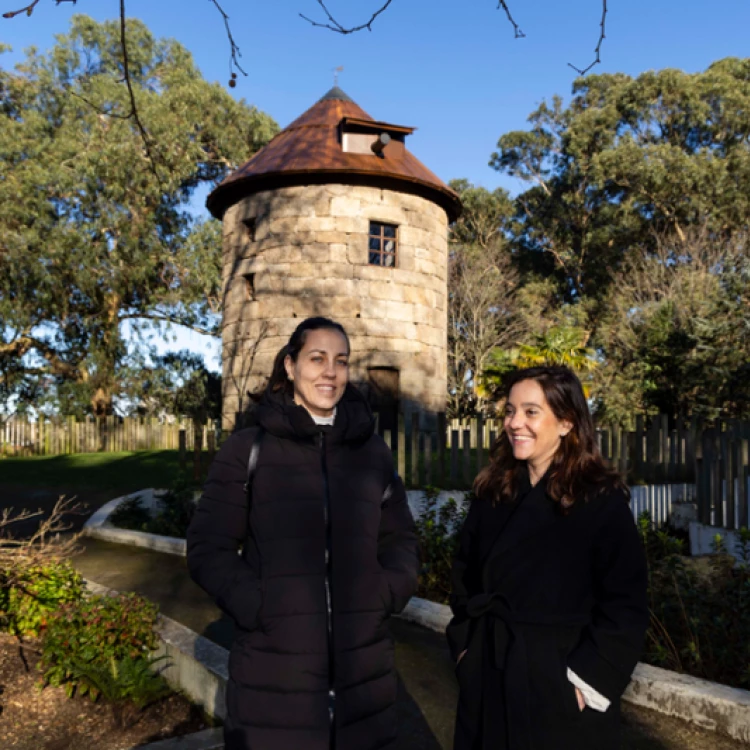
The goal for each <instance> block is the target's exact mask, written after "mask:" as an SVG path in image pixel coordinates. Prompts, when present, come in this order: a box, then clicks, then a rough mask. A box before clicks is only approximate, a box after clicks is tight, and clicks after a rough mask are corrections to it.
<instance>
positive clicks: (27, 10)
mask: <svg viewBox="0 0 750 750" xmlns="http://www.w3.org/2000/svg"><path fill="white" fill-rule="evenodd" d="M76 2H77V0H55V5H60V3H73V5H75V4H76ZM38 4H39V0H33V2H31V3H29V4H28V5H27V6H26V7H25V8H21V9H20V10H9V11H8V12H7V13H3V18H15V17H16V16H20V15H21V13H25V14H26V15H27V16H30V15H31V14H32V13H33V12H34V8H36V6H37V5H38Z"/></svg>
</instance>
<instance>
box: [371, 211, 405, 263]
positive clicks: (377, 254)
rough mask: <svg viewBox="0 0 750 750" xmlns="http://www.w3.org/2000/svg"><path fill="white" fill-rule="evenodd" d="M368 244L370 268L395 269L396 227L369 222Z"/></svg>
mask: <svg viewBox="0 0 750 750" xmlns="http://www.w3.org/2000/svg"><path fill="white" fill-rule="evenodd" d="M369 242H370V246H369V263H370V265H371V266H388V267H390V268H393V267H395V265H396V252H397V249H398V227H397V226H396V225H395V224H383V223H382V222H379V221H371V222H370V239H369Z"/></svg>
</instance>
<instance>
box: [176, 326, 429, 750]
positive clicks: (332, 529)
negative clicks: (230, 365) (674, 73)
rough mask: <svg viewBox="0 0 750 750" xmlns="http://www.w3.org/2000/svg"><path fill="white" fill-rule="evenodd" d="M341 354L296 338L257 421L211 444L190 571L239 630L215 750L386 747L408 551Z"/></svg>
mask: <svg viewBox="0 0 750 750" xmlns="http://www.w3.org/2000/svg"><path fill="white" fill-rule="evenodd" d="M348 356H349V341H348V338H347V336H346V333H345V332H344V329H343V328H342V327H341V326H340V325H338V324H337V323H334V322H333V321H331V320H327V319H325V318H310V319H308V320H306V321H304V322H303V323H301V324H300V325H299V326H298V327H297V329H296V330H295V332H294V333H293V334H292V337H291V339H290V340H289V344H288V345H287V346H286V347H284V349H282V351H281V352H280V353H279V356H278V357H277V359H276V364H275V365H274V372H273V374H272V376H271V380H270V382H269V385H268V388H267V389H266V392H265V394H264V397H263V400H262V401H261V403H260V405H259V406H258V408H257V410H256V422H257V426H256V427H251V428H249V429H246V430H242V431H240V432H237V433H235V434H234V435H233V436H232V437H231V438H229V440H227V442H226V443H225V444H224V445H223V446H222V448H221V450H220V451H219V453H218V455H217V457H216V459H215V461H214V462H213V464H212V466H211V469H210V471H209V475H208V479H207V481H206V485H205V488H204V492H203V497H202V498H201V501H200V504H199V506H198V510H197V512H196V514H195V518H194V520H193V522H192V524H191V526H190V529H189V531H188V537H187V563H188V568H189V570H190V574H191V575H192V577H193V579H194V580H195V581H196V582H197V583H198V584H199V585H200V586H202V587H203V588H204V589H205V590H206V591H208V592H209V593H210V594H211V595H212V596H214V597H215V598H216V601H217V603H218V604H219V606H220V607H221V608H222V609H223V610H224V611H225V612H226V613H227V614H229V615H230V616H231V617H232V618H233V619H234V622H235V624H236V638H235V642H234V644H233V646H232V651H231V655H230V660H229V683H228V685H227V695H226V698H227V717H226V720H225V724H224V727H225V732H224V734H225V743H226V745H225V746H226V750H332V749H335V750H376V749H379V748H387V747H390V746H392V744H393V742H394V740H395V734H396V716H395V700H396V672H395V669H394V664H393V641H392V638H391V636H390V634H389V630H388V626H387V619H388V616H389V615H390V614H392V613H394V612H399V611H400V610H402V609H403V608H404V607H405V606H406V603H407V602H408V600H409V598H410V597H411V595H412V594H413V593H414V591H415V589H416V582H417V566H418V563H417V545H416V537H415V534H414V524H413V520H412V517H411V514H410V513H409V508H408V505H407V502H406V493H405V491H404V487H403V484H402V482H401V480H400V479H399V478H398V476H396V474H395V472H394V469H393V462H392V457H391V452H390V450H389V449H388V447H387V446H386V445H385V443H384V442H383V440H382V439H381V438H379V437H378V436H377V435H376V434H375V433H374V420H373V416H372V414H371V412H370V409H369V408H368V406H367V403H366V401H365V400H364V398H363V397H362V396H361V395H360V394H359V392H358V391H357V390H356V389H355V388H354V387H353V386H351V385H349V383H348ZM253 445H257V446H259V448H258V451H257V455H258V461H257V467H256V468H255V470H254V473H253V478H252V481H251V483H250V487H249V492H246V491H245V488H244V485H245V482H246V475H247V469H248V458H249V455H250V451H251V447H252V446H253ZM240 546H241V547H242V553H241V555H238V553H237V551H238V548H239V547H240Z"/></svg>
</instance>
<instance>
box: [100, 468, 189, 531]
mask: <svg viewBox="0 0 750 750" xmlns="http://www.w3.org/2000/svg"><path fill="white" fill-rule="evenodd" d="M193 492H194V487H193V484H192V483H191V482H187V481H184V480H182V481H179V482H177V483H175V485H174V486H173V487H172V488H171V489H170V490H169V491H168V492H167V493H166V494H164V495H162V496H161V497H160V498H159V509H158V511H157V513H156V514H155V515H154V516H153V517H152V515H151V513H150V512H149V511H148V509H147V508H145V507H144V506H143V502H142V501H141V499H140V497H132V498H128V499H127V500H125V501H123V502H122V503H120V505H118V506H117V508H116V509H115V510H114V511H113V512H112V513H111V515H110V517H109V520H110V521H111V522H112V523H113V524H114V525H115V526H118V527H120V528H122V529H133V530H135V531H145V532H148V533H149V534H159V535H161V536H172V537H177V538H178V539H184V538H185V536H186V535H187V529H188V526H189V525H190V521H191V520H192V518H193V514H194V513H195V507H196V505H195V502H194V500H193Z"/></svg>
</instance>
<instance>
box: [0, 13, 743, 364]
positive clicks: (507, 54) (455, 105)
mask: <svg viewBox="0 0 750 750" xmlns="http://www.w3.org/2000/svg"><path fill="white" fill-rule="evenodd" d="M27 1H28V0H0V12H5V11H8V10H15V9H17V8H19V7H22V6H23V5H25V4H26V2H27ZM508 2H509V6H510V8H511V10H512V12H513V14H514V17H515V19H516V21H517V22H518V24H519V25H520V27H521V28H522V29H523V31H524V32H525V33H526V37H525V38H523V39H514V38H513V30H512V28H511V26H510V24H509V23H508V22H507V20H506V18H505V15H504V13H503V12H502V11H500V10H497V0H472V1H471V2H457V0H453V2H448V1H447V0H392V3H391V6H390V7H389V8H388V9H387V11H386V12H385V13H384V14H383V15H382V16H380V17H379V18H378V19H377V20H376V21H375V23H374V24H373V27H372V31H371V32H368V31H363V32H359V33H358V34H353V35H349V36H341V35H339V34H334V33H332V32H330V31H327V30H325V29H320V28H313V27H312V26H311V25H310V24H309V23H307V22H306V21H304V20H303V19H301V18H300V17H299V13H304V14H305V15H308V16H310V17H311V18H314V19H316V20H321V21H323V20H324V15H323V13H322V11H321V9H320V6H319V5H318V3H317V2H316V0H265V2H260V0H255V1H253V2H248V1H247V0H244V1H243V0H221V4H222V7H223V8H224V10H225V11H226V12H227V13H228V14H229V16H230V24H231V27H232V31H233V34H234V36H235V40H236V41H237V43H238V44H239V46H240V49H241V52H242V65H243V67H244V68H245V70H247V72H248V74H249V75H248V77H247V78H245V77H244V76H240V77H239V79H238V85H237V87H236V88H235V89H234V90H233V92H232V93H233V94H234V95H235V96H237V97H242V98H244V99H245V100H247V101H248V102H250V103H252V104H255V105H256V106H257V107H259V108H260V109H262V110H264V111H265V112H267V113H268V114H270V115H271V116H272V117H274V118H275V119H276V121H277V122H278V123H279V125H281V126H282V127H284V126H285V125H287V124H289V123H290V122H291V121H292V120H293V119H294V118H295V117H297V116H298V115H299V114H301V113H302V112H303V111H304V110H306V109H307V108H308V107H310V106H311V105H312V104H313V103H314V102H315V101H316V100H317V99H318V98H320V96H322V94H324V93H325V92H326V91H327V90H328V89H329V88H330V87H331V85H332V83H333V72H332V70H333V68H335V67H336V66H340V65H341V66H343V67H344V71H343V73H341V74H340V77H339V85H340V86H341V87H342V88H343V89H344V91H346V92H347V93H348V94H349V95H350V96H351V97H352V98H353V99H354V100H355V101H356V102H357V103H358V104H359V105H360V106H361V107H362V108H363V109H364V110H365V111H367V112H368V113H369V114H370V115H372V116H373V117H375V118H376V119H379V120H387V121H389V122H394V123H398V124H402V125H409V126H415V127H417V131H416V132H415V133H414V135H412V136H410V137H409V141H408V147H409V148H410V150H411V151H412V152H413V153H414V154H415V155H416V156H417V157H418V158H420V159H421V160H422V161H423V162H424V163H425V164H426V165H427V166H428V167H429V168H430V169H432V170H433V171H434V172H435V173H436V174H437V175H438V176H439V177H441V178H442V179H443V180H446V181H447V180H449V179H452V178H455V177H465V178H467V179H469V180H470V181H472V182H474V183H475V184H478V185H483V186H485V187H487V188H490V189H493V188H495V187H498V186H502V187H505V188H507V189H508V190H510V191H511V192H517V191H518V190H519V188H520V187H521V186H520V185H519V184H517V183H516V182H515V181H513V180H511V179H510V178H508V177H506V176H504V175H501V174H499V173H497V172H495V171H494V170H492V169H491V168H490V167H489V166H487V162H488V160H489V157H490V154H491V153H492V151H493V150H494V148H495V145H496V143H497V139H498V138H499V136H500V135H502V134H503V133H505V132H508V131H511V130H517V129H522V128H524V126H525V122H526V118H527V117H528V115H529V113H530V112H531V111H532V110H533V109H535V107H536V106H537V105H538V104H539V103H540V102H541V101H542V100H544V99H548V98H550V97H551V96H552V95H554V94H560V95H562V96H564V97H567V96H568V95H569V93H570V88H571V84H572V82H573V80H574V78H575V77H576V73H575V72H574V71H573V70H572V69H571V68H570V67H568V64H567V63H569V62H571V63H573V64H575V65H576V66H578V67H580V68H583V67H586V65H588V64H589V62H591V60H592V59H593V49H594V47H595V45H596V42H597V39H598V32H599V26H598V24H599V20H600V18H601V2H600V0H575V1H574V2H566V3H563V2H559V0H558V1H557V2H553V1H552V0H525V1H524V0H508ZM381 4H382V2H381V0H348V1H347V0H330V2H328V7H329V9H330V10H331V11H332V13H333V14H334V15H335V16H337V18H338V19H339V20H340V21H341V22H342V23H343V24H344V25H354V24H357V23H361V22H363V21H365V20H367V19H368V18H369V17H370V15H371V14H372V12H373V11H374V10H376V9H377V8H378V7H379V6H380V5H381ZM609 6H610V12H609V14H608V17H607V38H606V39H605V41H604V44H603V47H602V64H601V65H598V66H597V67H596V68H595V69H594V70H595V71H596V72H624V73H627V74H629V75H633V76H635V75H638V74H639V73H641V72H643V71H645V70H651V69H659V68H665V67H673V68H679V69H682V70H685V71H688V72H695V71H699V70H703V69H705V68H706V67H707V66H708V65H709V64H710V63H711V62H713V61H714V60H717V59H719V58H722V57H727V56H738V57H745V56H748V54H750V33H749V32H748V29H750V2H748V1H747V0H714V1H713V2H711V3H707V2H705V0H682V1H681V2H678V1H677V0H648V1H646V0H629V2H624V0H609ZM118 8H119V3H118V2H116V0H78V2H77V3H76V4H75V5H73V4H72V3H68V2H62V3H61V4H60V5H55V3H54V2H52V0H41V2H40V3H39V5H38V6H37V7H36V10H35V11H34V13H33V15H32V16H31V17H26V16H25V15H21V16H18V17H16V18H14V19H12V20H5V19H0V41H2V42H5V43H7V44H10V45H11V46H12V47H13V48H14V52H13V54H12V55H4V56H3V58H2V59H1V60H0V61H1V62H2V64H3V65H6V66H7V65H9V64H12V63H13V62H14V61H15V60H17V59H20V57H21V56H22V51H23V50H24V49H25V48H26V47H27V46H28V45H31V44H34V45H36V46H37V47H39V48H40V49H42V50H43V49H47V48H48V47H50V46H51V45H52V44H53V42H54V35H55V34H57V33H61V32H64V31H65V30H66V29H67V27H68V21H69V18H70V16H72V15H73V13H86V14H88V15H91V16H93V17H94V18H96V19H97V20H105V19H113V18H116V17H117V13H118ZM127 10H128V15H130V16H135V17H137V18H140V19H141V20H142V21H144V22H145V23H146V24H147V25H148V26H149V27H150V28H151V30H152V31H153V33H154V34H156V35H157V36H167V37H173V38H175V39H177V40H178V41H179V42H181V43H182V44H183V45H184V46H185V47H186V48H187V49H188V50H190V52H191V53H192V54H193V56H194V58H195V60H196V63H197V65H198V66H199V68H200V69H201V71H202V72H203V75H204V76H205V77H206V78H207V79H209V80H218V81H220V82H226V81H227V80H228V78H229V47H228V42H227V39H226V35H225V32H224V26H223V21H222V19H221V17H220V15H219V13H218V12H217V11H216V9H215V8H214V6H213V4H212V3H210V2H207V0H182V2H180V3H177V2H164V0H161V1H159V0H150V1H147V0H128V2H127ZM201 202H202V201H198V202H197V203H196V210H198V211H201V210H202V208H201V205H200V203H201ZM188 340H189V341H192V339H188V338H186V337H183V336H180V345H181V343H182V342H183V341H188ZM192 345H193V344H191V346H192ZM203 347H204V345H203V344H202V343H201V342H200V340H199V339H196V340H195V344H194V348H197V349H201V350H203ZM212 351H214V352H215V351H216V349H215V347H214V348H213V349H212ZM215 356H216V355H215V354H212V357H213V358H214V359H213V360H212V364H214V365H216V364H217V361H216V359H215Z"/></svg>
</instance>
